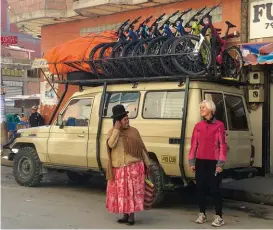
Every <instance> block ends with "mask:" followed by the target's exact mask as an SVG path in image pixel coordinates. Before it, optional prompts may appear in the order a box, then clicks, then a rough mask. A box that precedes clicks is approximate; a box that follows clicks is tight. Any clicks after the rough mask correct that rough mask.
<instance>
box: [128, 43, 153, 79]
mask: <svg viewBox="0 0 273 230" xmlns="http://www.w3.org/2000/svg"><path fill="white" fill-rule="evenodd" d="M151 41H152V39H150V38H148V39H145V40H140V42H138V43H137V44H136V46H135V47H134V49H133V52H132V56H134V57H137V56H142V58H135V59H134V65H135V68H136V69H137V70H138V72H140V73H141V75H142V76H144V77H151V76H153V75H154V73H153V71H152V70H151V69H150V68H149V66H148V64H147V58H145V59H144V58H143V56H144V53H145V45H147V44H149V42H151Z"/></svg>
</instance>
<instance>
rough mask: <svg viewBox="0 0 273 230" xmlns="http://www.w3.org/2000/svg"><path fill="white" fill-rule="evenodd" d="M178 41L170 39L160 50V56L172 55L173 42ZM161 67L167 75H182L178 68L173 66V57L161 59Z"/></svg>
mask: <svg viewBox="0 0 273 230" xmlns="http://www.w3.org/2000/svg"><path fill="white" fill-rule="evenodd" d="M176 39H177V37H175V38H170V39H168V40H167V41H165V42H164V43H163V46H162V47H161V49H160V55H165V54H171V53H172V50H171V46H172V44H173V42H174V41H175V40H176ZM160 62H161V65H162V66H163V68H164V69H165V71H166V73H167V74H169V75H177V74H179V73H181V72H180V71H179V70H178V69H177V68H176V66H175V65H174V64H173V61H172V58H171V57H161V58H160Z"/></svg>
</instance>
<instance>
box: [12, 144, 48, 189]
mask: <svg viewBox="0 0 273 230" xmlns="http://www.w3.org/2000/svg"><path fill="white" fill-rule="evenodd" d="M40 171H41V162H40V159H39V156H38V154H37V152H36V150H35V149H34V148H32V147H23V148H21V149H19V152H18V153H17V154H16V155H15V157H14V161H13V176H14V178H15V180H16V182H17V183H18V184H19V185H21V186H26V187H35V186H36V185H38V184H39V183H40V182H41V180H42V178H43V175H42V174H40Z"/></svg>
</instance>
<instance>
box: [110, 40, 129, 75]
mask: <svg viewBox="0 0 273 230" xmlns="http://www.w3.org/2000/svg"><path fill="white" fill-rule="evenodd" d="M128 43H129V41H121V42H118V43H117V44H116V45H115V46H114V47H113V49H112V53H111V58H116V60H113V61H112V63H113V65H114V66H115V68H116V71H117V73H118V76H119V77H124V78H130V77H133V75H132V74H131V72H130V71H127V69H126V68H124V63H125V62H126V60H123V59H120V60H117V59H118V58H120V57H122V52H123V50H124V47H125V46H126V45H127V44H128Z"/></svg>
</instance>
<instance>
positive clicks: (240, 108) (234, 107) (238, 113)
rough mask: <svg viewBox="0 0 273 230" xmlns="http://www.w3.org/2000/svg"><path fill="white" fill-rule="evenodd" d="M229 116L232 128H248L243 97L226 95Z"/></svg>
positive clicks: (230, 127)
mask: <svg viewBox="0 0 273 230" xmlns="http://www.w3.org/2000/svg"><path fill="white" fill-rule="evenodd" d="M225 102H226V107H227V117H228V124H229V129H230V130H248V123H247V118H246V112H245V107H244V103H243V98H242V97H240V96H234V95H225Z"/></svg>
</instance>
